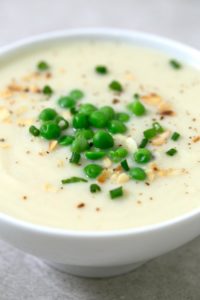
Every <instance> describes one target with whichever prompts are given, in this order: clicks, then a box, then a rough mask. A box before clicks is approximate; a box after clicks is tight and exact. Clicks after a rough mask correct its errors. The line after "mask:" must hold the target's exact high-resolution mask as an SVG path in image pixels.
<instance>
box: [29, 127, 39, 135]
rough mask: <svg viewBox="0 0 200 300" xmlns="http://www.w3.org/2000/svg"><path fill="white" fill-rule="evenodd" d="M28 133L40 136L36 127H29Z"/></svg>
mask: <svg viewBox="0 0 200 300" xmlns="http://www.w3.org/2000/svg"><path fill="white" fill-rule="evenodd" d="M29 132H30V133H31V134H32V135H33V136H39V135H40V131H39V129H37V127H35V126H34V125H31V126H30V127H29Z"/></svg>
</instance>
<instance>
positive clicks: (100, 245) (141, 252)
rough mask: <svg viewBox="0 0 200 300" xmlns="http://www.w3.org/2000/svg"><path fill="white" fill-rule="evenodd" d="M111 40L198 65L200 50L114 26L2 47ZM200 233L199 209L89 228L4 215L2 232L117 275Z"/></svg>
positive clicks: (85, 271) (5, 52)
mask: <svg viewBox="0 0 200 300" xmlns="http://www.w3.org/2000/svg"><path fill="white" fill-rule="evenodd" d="M85 38H95V39H108V40H122V41H125V42H127V43H132V44H135V45H140V46H144V47H149V48H155V49H157V50H159V51H162V52H165V53H167V54H169V55H170V56H172V57H178V59H180V60H181V61H185V62H186V63H189V64H193V65H196V66H197V65H198V66H200V53H199V52H198V51H196V50H194V49H192V48H190V47H187V46H184V45H182V44H180V43H177V42H173V41H170V40H168V39H164V38H160V37H157V36H153V35H149V34H144V33H139V32H133V31H124V30H123V31H122V30H113V29H80V30H69V31H62V32H53V33H47V34H43V35H40V36H38V37H32V38H28V39H26V40H23V41H20V42H17V43H14V44H12V45H10V46H6V47H3V48H1V49H0V60H1V59H9V58H10V57H13V56H15V55H16V54H17V53H22V52H23V51H28V50H29V49H30V50H31V49H33V48H38V47H40V46H41V45H44V44H47V45H50V44H51V43H57V42H59V41H61V40H70V39H85ZM199 233H200V208H199V209H197V210H195V211H192V212H189V213H188V214H185V215H183V216H181V217H178V218H176V219H173V220H169V221H167V222H163V223H159V224H156V225H152V226H146V227H141V228H138V229H126V230H119V231H107V232H95V231H94V232H88V231H85V232H84V231H83V232H81V231H72V230H61V229H55V228H47V227H42V226H39V225H34V224H30V223H26V222H23V221H21V220H17V219H14V218H12V217H10V216H7V215H5V214H2V213H1V214H0V236H1V237H2V239H4V240H5V241H7V242H9V243H10V244H12V245H14V246H16V247H17V248H19V249H21V250H23V251H25V252H28V253H30V254H33V255H35V256H37V257H39V258H41V259H43V260H44V261H46V262H47V263H49V264H51V265H53V266H55V267H57V268H58V269H60V270H63V271H66V272H69V273H72V274H75V275H79V276H87V277H106V276H114V275H119V274H122V273H125V272H127V271H130V270H132V269H134V268H136V267H138V266H139V265H140V264H142V263H144V262H145V261H148V260H150V259H152V258H154V257H156V256H159V255H161V254H164V253H166V252H168V251H170V250H173V249H175V248H177V247H179V246H181V245H183V244H185V243H186V242H188V241H190V240H192V239H193V238H195V237H197V236H198V235H199Z"/></svg>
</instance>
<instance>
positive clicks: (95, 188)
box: [90, 183, 101, 193]
mask: <svg viewBox="0 0 200 300" xmlns="http://www.w3.org/2000/svg"><path fill="white" fill-rule="evenodd" d="M100 191H101V188H100V186H99V185H98V184H96V183H92V184H91V185H90V192H91V193H96V192H100Z"/></svg>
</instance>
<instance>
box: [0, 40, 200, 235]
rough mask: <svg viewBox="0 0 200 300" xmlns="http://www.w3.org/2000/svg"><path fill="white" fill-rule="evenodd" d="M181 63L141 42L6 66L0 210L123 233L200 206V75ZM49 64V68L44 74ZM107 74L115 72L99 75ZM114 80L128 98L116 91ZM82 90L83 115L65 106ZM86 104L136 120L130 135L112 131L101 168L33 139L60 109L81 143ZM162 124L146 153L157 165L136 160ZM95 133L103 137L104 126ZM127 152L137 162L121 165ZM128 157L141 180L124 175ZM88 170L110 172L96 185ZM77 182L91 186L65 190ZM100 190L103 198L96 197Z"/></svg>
mask: <svg viewBox="0 0 200 300" xmlns="http://www.w3.org/2000/svg"><path fill="white" fill-rule="evenodd" d="M171 59H172V58H171V57H168V56H166V55H163V54H161V53H159V52H156V51H154V50H149V49H145V48H139V47H135V46H133V45H131V44H130V45H129V44H124V43H119V42H108V41H105V42H104V41H90V40H87V41H70V42H66V43H60V44H57V45H52V46H51V47H48V48H41V49H33V50H32V52H27V53H24V54H22V55H21V56H20V55H17V56H16V57H13V58H12V59H8V60H4V61H1V62H0V66H1V68H0V211H1V212H2V213H5V214H8V215H10V216H13V217H15V218H18V219H20V220H25V221H28V222H31V223H35V224H40V225H45V226H51V227H59V228H64V229H73V230H116V229H123V228H133V227H141V226H145V225H149V224H155V223H159V222H162V221H166V220H169V219H172V218H174V217H177V216H180V215H182V214H185V213H187V212H189V211H192V210H194V209H196V208H199V207H200V197H199V195H200V185H199V166H200V147H199V145H200V110H199V95H200V73H199V71H198V70H196V69H193V68H191V67H189V66H187V65H185V64H184V63H183V62H181V65H179V63H178V62H176V61H175V62H174V61H173V62H170V60H171ZM39 62H44V63H43V64H40V66H39V67H38V63H39ZM46 63H47V65H46ZM177 64H178V65H177ZM97 66H103V67H106V68H103V71H102V68H100V70H96V67H97ZM105 69H106V70H105ZM113 81H117V84H118V83H119V84H120V87H121V90H120V89H118V87H117V88H116V85H115V84H114V87H113V86H112V84H111V82H113ZM45 86H47V87H46V89H44V87H45ZM77 89H78V91H79V96H80V97H79V96H78V98H81V99H78V100H77V99H76V106H75V108H73V109H72V110H70V109H69V108H63V107H61V106H60V105H59V103H58V100H59V99H60V98H61V97H64V96H68V95H70V92H71V91H72V90H77ZM116 89H117V90H118V91H117V90H116ZM80 91H81V92H82V93H83V94H82V93H81V95H80ZM135 94H137V95H135ZM133 95H135V96H133ZM72 98H73V97H72ZM75 98H76V97H75ZM134 101H136V102H137V101H138V102H139V103H140V104H142V107H143V108H142V109H141V110H142V113H141V115H137V113H138V111H140V108H141V107H140V104H139V107H140V108H138V106H137V105H138V103H137V105H136V113H135V108H134V104H133V103H135V102H134ZM84 103H91V104H93V105H95V106H96V107H97V108H100V107H102V106H111V107H112V108H113V109H114V110H115V112H125V113H126V114H128V115H129V116H130V120H129V121H127V122H125V121H124V120H123V124H125V127H126V129H124V131H125V132H123V133H122V132H117V134H115V132H114V133H113V132H112V131H113V130H112V129H111V136H112V138H113V140H114V148H113V149H112V148H110V149H103V150H102V149H99V150H101V152H105V153H104V157H103V158H102V159H99V160H96V161H92V160H89V159H88V158H85V152H81V153H80V155H79V156H81V158H80V157H79V161H78V162H77V163H73V162H70V158H71V155H72V151H73V146H71V145H69V146H63V145H61V144H60V143H57V138H53V140H49V139H45V138H43V137H42V136H34V135H32V134H31V133H30V132H29V127H30V126H31V125H34V126H35V127H36V128H38V129H39V128H41V126H42V121H41V120H38V116H39V114H40V113H41V111H42V110H43V109H45V108H53V109H54V110H55V111H56V112H57V113H58V114H59V115H61V116H63V117H64V118H65V119H66V120H68V122H69V124H70V126H69V128H68V129H66V130H63V131H62V134H63V135H70V136H74V135H75V133H74V129H72V125H71V124H72V123H73V121H72V119H73V118H74V116H75V115H76V114H74V113H77V111H78V112H80V108H81V105H83V104H84ZM144 108H145V111H143V110H144ZM71 112H72V113H71ZM118 117H119V115H118ZM113 118H114V117H113ZM100 119H101V118H100ZM97 121H99V119H98V118H97ZM155 122H158V123H159V124H157V123H155ZM61 123H62V122H61ZM109 124H110V123H109ZM152 124H153V125H152ZM156 124H157V125H156ZM59 126H60V124H59ZM102 126H103V125H102ZM108 126H111V125H108V124H107V125H105V126H103V127H105V128H103V130H107V127H108ZM156 126H159V128H161V130H160V131H159V130H157V131H156V130H153V131H152V132H153V134H154V136H153V137H150V136H149V138H148V143H147V145H146V146H145V148H143V149H148V150H149V151H150V152H148V154H149V153H150V158H149V159H148V155H146V156H145V159H147V160H148V161H147V162H143V163H142V162H141V161H139V162H138V161H137V159H136V158H135V156H134V154H135V153H136V152H137V151H138V150H139V145H140V144H141V141H142V140H143V138H144V132H145V131H146V130H147V129H152V128H154V129H155V127H156ZM35 127H34V128H35ZM91 127H92V126H91ZM94 127H95V126H94ZM94 127H92V130H93V132H94V133H96V132H97V131H98V130H99V128H97V129H96V128H94ZM118 129H119V128H118ZM118 129H117V130H118ZM76 130H78V129H76ZM100 130H102V129H100ZM122 131H123V130H122ZM174 132H176V133H178V137H177V134H175V136H176V138H175V140H174V139H173V138H172V136H173V133H174ZM76 133H77V132H76ZM179 134H180V136H179ZM36 135H37V134H36ZM147 135H148V134H147ZM84 141H85V140H84ZM75 146H76V145H75ZM75 146H74V147H75ZM87 146H88V147H90V149H87V151H90V152H91V151H94V148H93V147H94V145H93V139H92V138H91V140H88V145H87ZM122 147H123V148H125V150H127V151H128V155H127V157H125V156H126V154H124V157H123V159H121V160H120V157H118V158H117V160H115V156H116V150H117V149H118V148H120V149H121V148H122ZM174 149H175V150H174ZM95 150H98V149H95ZM168 150H171V151H170V152H168ZM74 152H76V151H74ZM78 152H79V151H78ZM166 152H168V153H166ZM122 156H123V155H122ZM113 157H114V158H113ZM125 159H126V162H127V164H128V166H129V168H130V169H131V170H132V168H135V167H137V168H140V169H139V171H138V169H137V170H136V175H135V173H134V171H133V170H132V171H130V170H129V171H127V170H126V168H125V169H124V168H123V164H122V165H121V161H124V160H125ZM88 164H95V165H96V164H97V165H99V166H101V167H102V168H101V169H100V171H99V174H98V176H96V178H93V179H91V178H88V176H87V175H88V174H87V172H85V171H84V167H85V166H86V165H88ZM141 169H142V172H143V173H142V175H141V178H139V179H140V180H138V178H137V176H139V177H140V175H138V172H140V171H141ZM97 173H98V172H97ZM139 174H140V173H139ZM135 176H136V178H134V177H135ZM71 177H78V178H81V179H84V180H87V182H85V181H83V182H72V183H67V184H65V182H64V181H63V183H62V180H63V179H69V178H71ZM90 177H91V176H90ZM72 181H73V180H72ZM94 183H95V184H97V185H98V187H100V189H101V190H100V191H99V190H95V192H91V191H90V185H91V184H94ZM118 187H120V191H118V192H116V191H114V194H115V193H119V195H118V196H119V197H117V195H116V198H112V197H111V194H110V190H113V189H114V190H115V189H116V188H118ZM94 189H95V188H94ZM121 194H122V195H121ZM114 196H115V195H114Z"/></svg>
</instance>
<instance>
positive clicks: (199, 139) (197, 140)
mask: <svg viewBox="0 0 200 300" xmlns="http://www.w3.org/2000/svg"><path fill="white" fill-rule="evenodd" d="M192 141H193V143H197V142H199V141H200V135H197V136H194V137H193V138H192Z"/></svg>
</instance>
